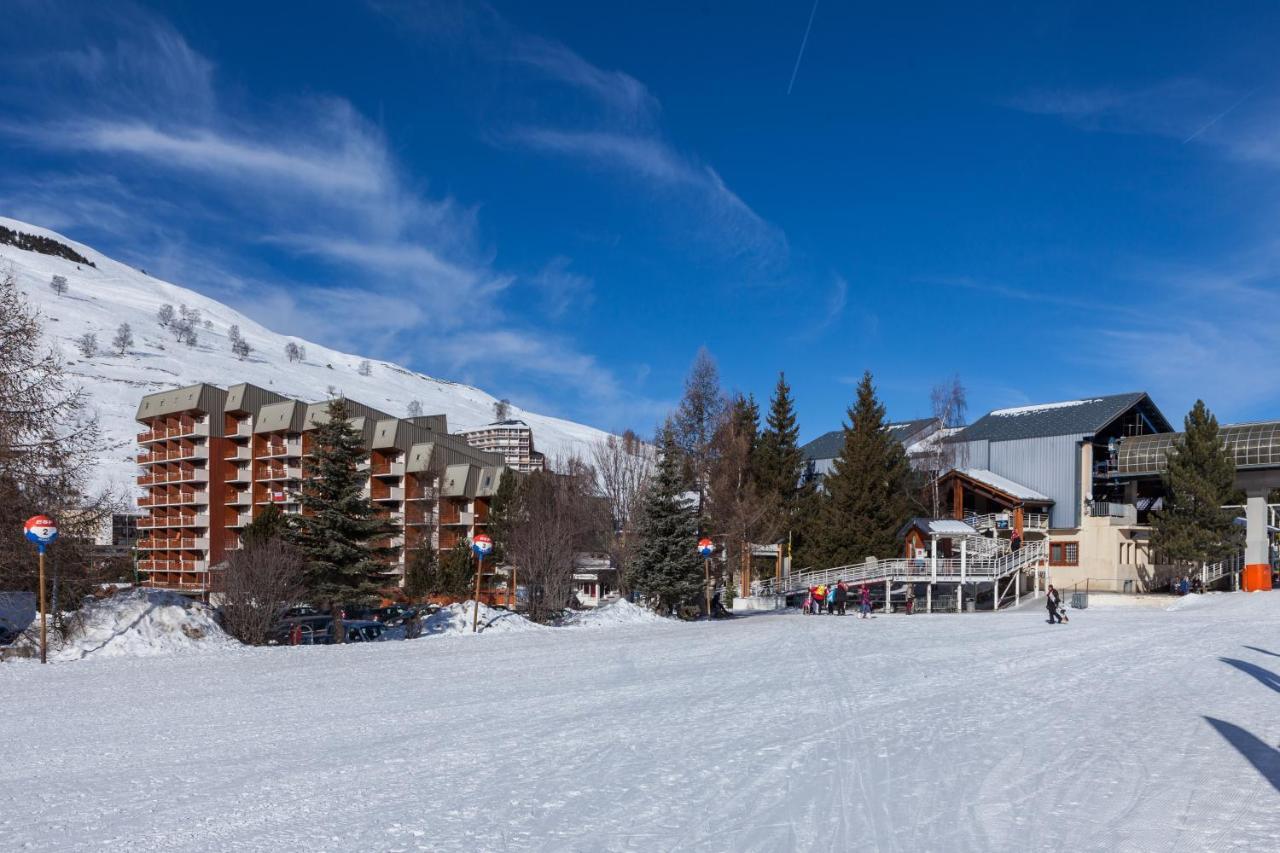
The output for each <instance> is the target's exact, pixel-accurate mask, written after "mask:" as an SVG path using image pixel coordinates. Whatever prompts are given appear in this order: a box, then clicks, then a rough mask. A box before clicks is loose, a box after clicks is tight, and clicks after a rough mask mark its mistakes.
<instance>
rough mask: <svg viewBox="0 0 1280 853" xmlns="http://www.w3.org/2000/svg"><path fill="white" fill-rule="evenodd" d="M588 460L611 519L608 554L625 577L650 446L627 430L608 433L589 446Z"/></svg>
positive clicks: (648, 474) (650, 460) (649, 464)
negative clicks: (617, 433)
mask: <svg viewBox="0 0 1280 853" xmlns="http://www.w3.org/2000/svg"><path fill="white" fill-rule="evenodd" d="M591 461H592V463H593V464H594V465H595V470H596V475H597V477H598V478H599V480H600V488H601V489H602V490H603V492H604V497H605V500H606V501H607V502H608V505H609V515H610V520H611V521H612V522H613V536H612V537H610V545H609V556H610V557H612V558H613V563H614V566H615V567H616V568H617V569H618V576H619V578H625V577H626V574H627V572H626V569H627V565H628V563H629V562H630V560H631V553H632V550H633V549H634V548H635V544H636V532H635V525H636V522H637V520H638V515H637V514H638V513H639V511H640V506H641V504H642V502H643V501H644V493H645V491H646V490H647V489H648V488H649V481H650V479H651V478H652V477H653V462H654V456H653V448H651V447H649V446H647V445H646V444H645V443H644V442H643V441H641V440H640V437H639V436H637V435H636V434H635V433H634V432H632V431H631V430H627V431H626V432H624V433H623V434H622V435H620V436H618V435H610V436H608V437H607V438H604V439H602V440H601V441H598V442H597V443H596V444H595V446H594V447H592V448H591Z"/></svg>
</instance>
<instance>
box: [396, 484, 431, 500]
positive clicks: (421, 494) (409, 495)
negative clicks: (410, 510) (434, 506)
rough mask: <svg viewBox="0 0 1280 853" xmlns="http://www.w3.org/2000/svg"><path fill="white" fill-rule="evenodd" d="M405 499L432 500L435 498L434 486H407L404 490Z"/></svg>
mask: <svg viewBox="0 0 1280 853" xmlns="http://www.w3.org/2000/svg"><path fill="white" fill-rule="evenodd" d="M404 499H405V500H407V501H433V500H435V499H436V490H435V487H434V486H407V487H405V490H404Z"/></svg>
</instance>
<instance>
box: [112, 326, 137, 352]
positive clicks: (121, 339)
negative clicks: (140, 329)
mask: <svg viewBox="0 0 1280 853" xmlns="http://www.w3.org/2000/svg"><path fill="white" fill-rule="evenodd" d="M111 346H112V348H113V349H114V350H115V351H116V355H124V354H125V351H126V350H128V349H129V347H131V346H133V329H132V328H130V326H129V324H128V323H121V324H120V327H119V328H118V329H116V336H115V337H114V338H112V339H111Z"/></svg>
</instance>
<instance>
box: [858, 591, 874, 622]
mask: <svg viewBox="0 0 1280 853" xmlns="http://www.w3.org/2000/svg"><path fill="white" fill-rule="evenodd" d="M858 609H859V610H861V611H862V618H863V619H866V618H867V617H868V616H870V615H871V590H870V589H869V588H868V587H867V585H866V584H865V583H864V584H863V585H862V590H861V591H860V592H859V594H858Z"/></svg>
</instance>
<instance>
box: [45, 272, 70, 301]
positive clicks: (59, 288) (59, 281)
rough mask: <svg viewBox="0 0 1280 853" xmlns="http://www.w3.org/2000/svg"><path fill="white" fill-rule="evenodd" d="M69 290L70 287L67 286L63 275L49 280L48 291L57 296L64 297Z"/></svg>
mask: <svg viewBox="0 0 1280 853" xmlns="http://www.w3.org/2000/svg"><path fill="white" fill-rule="evenodd" d="M69 288H70V286H69V285H68V284H67V277H66V276H65V275H55V276H54V277H53V278H51V279H50V280H49V289H50V290H52V291H53V292H54V293H56V294H58V295H59V296H66V295H67V290H68V289H69Z"/></svg>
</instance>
